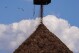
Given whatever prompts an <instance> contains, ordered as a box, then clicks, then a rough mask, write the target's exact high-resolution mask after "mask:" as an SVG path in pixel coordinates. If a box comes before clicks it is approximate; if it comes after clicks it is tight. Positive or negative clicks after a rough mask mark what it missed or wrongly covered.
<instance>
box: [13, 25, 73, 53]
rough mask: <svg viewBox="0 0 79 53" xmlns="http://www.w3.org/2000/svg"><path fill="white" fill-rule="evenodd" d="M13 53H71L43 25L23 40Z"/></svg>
mask: <svg viewBox="0 0 79 53" xmlns="http://www.w3.org/2000/svg"><path fill="white" fill-rule="evenodd" d="M14 53H73V52H72V51H70V50H69V49H68V47H67V46H66V45H65V44H64V43H63V42H62V41H61V40H60V39H59V38H57V37H56V36H55V35H54V34H53V33H51V32H50V31H49V30H48V29H47V28H46V26H44V24H40V25H39V26H38V28H37V29H36V31H35V32H34V33H33V34H32V35H31V36H30V37H29V38H28V39H26V40H25V42H24V43H22V44H21V45H20V46H19V47H18V48H17V49H16V50H15V51H14Z"/></svg>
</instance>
